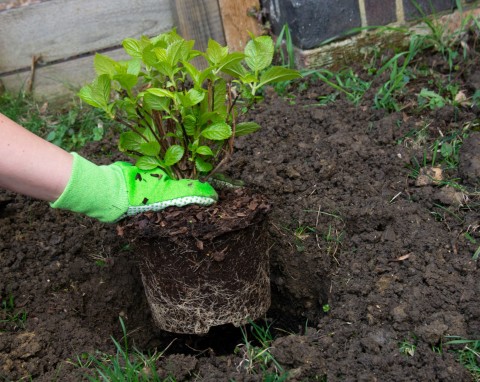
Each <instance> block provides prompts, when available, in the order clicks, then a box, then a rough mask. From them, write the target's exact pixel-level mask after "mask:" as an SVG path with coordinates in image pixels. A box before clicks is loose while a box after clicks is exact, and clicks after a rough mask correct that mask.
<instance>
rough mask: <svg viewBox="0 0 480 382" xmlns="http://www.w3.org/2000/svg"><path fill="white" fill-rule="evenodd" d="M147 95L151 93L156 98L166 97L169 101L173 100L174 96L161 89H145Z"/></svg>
mask: <svg viewBox="0 0 480 382" xmlns="http://www.w3.org/2000/svg"><path fill="white" fill-rule="evenodd" d="M147 93H151V94H153V95H156V96H157V97H168V98H170V99H174V98H175V94H174V93H173V92H171V91H169V90H166V89H162V88H150V89H147Z"/></svg>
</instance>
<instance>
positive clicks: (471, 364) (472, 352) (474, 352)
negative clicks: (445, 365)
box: [445, 336, 480, 381]
mask: <svg viewBox="0 0 480 382" xmlns="http://www.w3.org/2000/svg"><path fill="white" fill-rule="evenodd" d="M447 338H451V340H450V341H448V342H446V343H445V345H461V346H462V348H460V349H455V350H453V351H454V352H455V353H456V354H457V357H458V360H459V362H460V363H461V364H462V365H463V366H465V368H466V369H467V370H468V371H469V372H470V373H472V377H473V379H474V380H475V381H480V340H469V339H465V338H461V337H459V336H450V337H447Z"/></svg>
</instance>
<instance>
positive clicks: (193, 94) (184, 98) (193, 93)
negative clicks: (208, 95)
mask: <svg viewBox="0 0 480 382" xmlns="http://www.w3.org/2000/svg"><path fill="white" fill-rule="evenodd" d="M204 97H205V92H200V91H198V90H196V89H190V90H189V91H188V92H187V94H179V95H178V98H179V99H180V102H181V104H182V106H183V107H192V106H194V105H196V104H198V103H200V102H202V100H203V98H204Z"/></svg>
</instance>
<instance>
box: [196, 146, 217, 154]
mask: <svg viewBox="0 0 480 382" xmlns="http://www.w3.org/2000/svg"><path fill="white" fill-rule="evenodd" d="M197 154H200V155H206V156H213V155H214V154H213V151H212V149H211V148H210V147H208V146H200V147H198V148H197Z"/></svg>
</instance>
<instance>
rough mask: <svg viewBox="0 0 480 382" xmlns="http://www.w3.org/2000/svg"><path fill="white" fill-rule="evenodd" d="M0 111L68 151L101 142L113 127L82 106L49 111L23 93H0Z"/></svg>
mask: <svg viewBox="0 0 480 382" xmlns="http://www.w3.org/2000/svg"><path fill="white" fill-rule="evenodd" d="M0 112H1V113H2V114H5V115H6V116H7V117H9V118H10V119H12V120H13V121H15V122H17V123H18V124H20V125H22V126H23V127H25V128H26V129H28V130H30V131H31V132H33V133H34V134H37V135H39V136H41V137H42V138H44V139H46V140H48V141H50V142H52V143H53V144H55V145H57V146H60V147H62V148H63V149H65V150H67V151H75V150H78V149H79V148H81V147H83V146H84V145H85V144H86V143H87V142H90V141H98V140H101V139H102V138H103V137H104V135H105V131H106V129H107V128H110V127H113V126H115V125H114V123H113V122H112V121H110V120H108V119H107V118H105V117H104V116H103V115H102V114H101V113H100V112H99V111H97V110H95V109H93V108H90V107H86V106H84V105H82V104H81V103H78V104H74V105H71V106H70V107H69V108H68V109H67V110H60V109H59V110H56V109H51V108H49V105H48V103H44V104H39V103H37V102H36V101H35V100H34V99H33V98H31V97H30V96H28V95H27V94H25V93H18V94H11V93H4V94H1V95H0Z"/></svg>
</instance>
